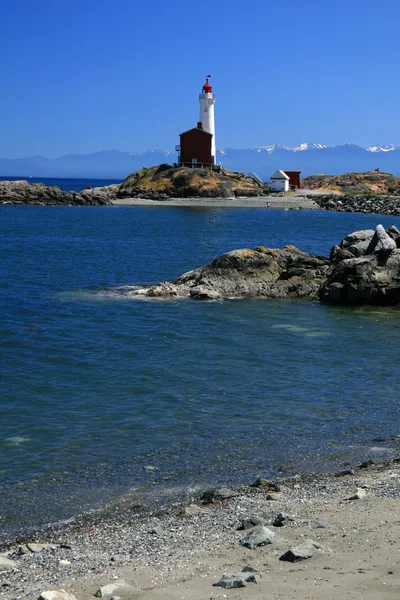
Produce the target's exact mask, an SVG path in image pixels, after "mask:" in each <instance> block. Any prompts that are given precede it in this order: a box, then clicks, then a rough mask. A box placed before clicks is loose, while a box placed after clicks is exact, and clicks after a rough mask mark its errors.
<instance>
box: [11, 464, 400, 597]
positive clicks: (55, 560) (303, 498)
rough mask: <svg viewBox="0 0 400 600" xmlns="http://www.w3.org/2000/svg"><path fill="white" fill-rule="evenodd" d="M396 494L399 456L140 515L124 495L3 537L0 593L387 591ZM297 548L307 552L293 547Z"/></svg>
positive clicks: (394, 569) (392, 574)
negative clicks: (33, 531)
mask: <svg viewBox="0 0 400 600" xmlns="http://www.w3.org/2000/svg"><path fill="white" fill-rule="evenodd" d="M399 498H400V461H399V459H395V460H393V461H391V462H390V463H386V464H385V465H375V464H373V463H372V461H371V462H366V463H364V464H363V465H361V466H360V467H357V468H355V469H349V470H346V471H343V472H340V473H337V474H336V475H330V476H324V475H320V476H314V477H308V478H305V479H304V478H303V479H302V478H300V476H294V477H290V478H287V479H285V478H278V479H277V480H275V481H273V482H268V481H265V480H262V479H261V480H258V481H257V480H256V481H254V482H252V483H251V484H249V486H248V487H242V488H239V489H235V490H227V489H225V488H222V490H219V489H217V490H213V491H209V492H208V493H206V494H204V495H203V496H202V494H201V493H197V494H195V495H193V497H192V498H191V499H189V501H188V502H187V503H185V504H184V505H181V506H173V507H171V508H169V509H168V510H166V511H164V512H157V513H152V514H150V515H146V516H144V517H143V516H142V517H141V516H138V515H136V516H135V515H133V514H132V507H131V506H130V505H129V500H127V499H125V500H124V499H123V498H122V499H121V502H120V503H119V504H118V505H114V506H109V507H108V508H107V509H105V510H104V511H102V512H101V513H91V514H88V515H86V516H81V517H77V518H76V519H75V520H73V521H71V522H69V523H67V524H60V525H59V526H58V527H56V528H53V529H48V530H47V531H46V530H44V531H42V533H41V534H38V535H37V536H36V537H35V539H29V540H27V539H20V540H18V541H16V542H15V543H14V544H12V545H11V546H8V547H7V548H3V549H2V554H1V561H2V562H0V565H1V569H2V570H1V584H0V597H1V598H2V599H4V600H13V599H15V598H39V596H40V595H41V594H42V593H43V592H46V591H55V590H58V591H60V590H64V591H65V594H64V595H63V593H62V592H60V593H61V595H59V596H57V595H54V594H53V596H51V597H53V598H55V599H56V598H60V599H61V598H68V599H69V600H70V599H71V598H72V597H75V598H77V599H78V600H85V599H89V598H93V597H95V595H96V597H106V598H111V597H113V598H115V599H116V598H122V599H127V600H128V599H129V600H133V599H136V598H146V599H149V600H156V599H161V598H163V599H171V600H172V599H182V600H214V599H215V600H216V599H217V598H221V599H222V598H231V599H235V600H236V599H239V598H240V599H242V598H243V599H247V598H254V599H260V600H261V599H265V598H268V599H270V600H279V599H285V600H286V599H288V600H289V599H294V598H296V599H299V598H300V599H304V600H305V599H317V598H325V599H327V600H331V599H332V600H334V599H337V598H339V597H342V598H348V599H354V600H356V599H357V600H367V599H377V598H385V599H388V600H391V599H394V598H398V593H399V586H400V552H399V550H400V543H399V535H398V533H399V527H400V505H399ZM243 527H244V529H243ZM260 531H261V538H259V537H258V538H257V535H258V536H259V534H260ZM257 532H258V533H257ZM266 532H268V534H267V535H265V533H266ZM255 534H257V535H256V538H257V539H256V538H255V537H254V535H255ZM263 535H264V537H262V536H263ZM252 536H253V537H252ZM271 538H272V541H271ZM249 539H253V540H256V541H255V543H254V544H253V545H252V544H251V543H250V544H249V543H248V540H249ZM246 540H247V542H246ZM258 541H260V545H257V544H258ZM244 544H245V545H244ZM249 546H250V547H249ZM304 547H306V548H308V549H309V551H308V554H307V553H306V556H301V553H300V555H298V554H297V555H296V548H297V549H299V548H300V550H301V548H303V549H304ZM288 552H289V559H287V557H288ZM285 556H286V559H285V558H284V557H285ZM290 557H291V558H290ZM293 557H294V558H293ZM292 559H293V561H292ZM243 569H244V571H243ZM243 573H244V575H245V577H244V578H243ZM249 573H250V575H251V576H250V577H248V575H249ZM224 575H225V577H224ZM246 577H247V578H249V579H253V581H251V580H250V581H249V582H246V581H245V579H246ZM232 582H236V583H232ZM241 582H242V583H241ZM218 583H220V585H216V584H218ZM221 585H222V586H224V585H227V586H228V587H221ZM231 585H233V586H234V587H230V586H231ZM236 585H238V586H240V587H236ZM105 586H107V587H105ZM68 594H69V596H68ZM43 597H44V598H49V597H50V596H48V595H47V596H46V594H44V596H43Z"/></svg>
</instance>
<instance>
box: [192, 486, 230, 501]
mask: <svg viewBox="0 0 400 600" xmlns="http://www.w3.org/2000/svg"><path fill="white" fill-rule="evenodd" d="M238 495H239V494H238V493H237V492H235V491H233V490H230V489H229V488H225V487H221V488H210V489H209V490H205V491H204V492H203V493H202V495H201V500H202V501H203V502H205V503H210V502H216V501H219V500H228V499H229V498H235V497H236V496H238Z"/></svg>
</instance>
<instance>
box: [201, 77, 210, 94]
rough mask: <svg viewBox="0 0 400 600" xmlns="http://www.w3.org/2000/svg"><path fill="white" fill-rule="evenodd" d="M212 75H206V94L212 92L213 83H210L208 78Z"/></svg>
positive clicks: (204, 88) (204, 86)
mask: <svg viewBox="0 0 400 600" xmlns="http://www.w3.org/2000/svg"><path fill="white" fill-rule="evenodd" d="M209 77H211V75H207V77H206V82H205V84H204V85H203V93H204V94H212V87H211V85H210V84H209V83H208V78H209Z"/></svg>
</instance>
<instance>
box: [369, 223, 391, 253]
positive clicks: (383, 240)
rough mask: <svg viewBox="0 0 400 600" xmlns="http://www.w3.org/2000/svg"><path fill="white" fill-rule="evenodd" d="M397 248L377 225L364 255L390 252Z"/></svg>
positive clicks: (381, 227) (380, 226)
mask: <svg viewBox="0 0 400 600" xmlns="http://www.w3.org/2000/svg"><path fill="white" fill-rule="evenodd" d="M396 248H397V246H396V242H395V241H394V240H393V239H392V238H391V237H390V235H388V234H387V233H386V231H385V230H384V228H383V226H382V225H377V227H376V229H375V233H374V235H373V238H372V240H371V242H370V243H369V245H368V249H367V251H366V254H373V253H375V252H391V251H392V250H395V249H396Z"/></svg>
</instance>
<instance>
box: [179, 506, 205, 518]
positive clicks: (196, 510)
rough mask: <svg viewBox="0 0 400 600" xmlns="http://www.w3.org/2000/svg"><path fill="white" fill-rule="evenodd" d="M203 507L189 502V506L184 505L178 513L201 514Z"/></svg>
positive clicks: (180, 514) (181, 515) (184, 515)
mask: <svg viewBox="0 0 400 600" xmlns="http://www.w3.org/2000/svg"><path fill="white" fill-rule="evenodd" d="M202 512H204V511H203V509H202V508H201V507H200V506H197V504H189V506H184V507H183V508H182V509H181V510H180V511H179V513H178V516H179V517H193V516H195V515H199V514H201V513H202Z"/></svg>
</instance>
